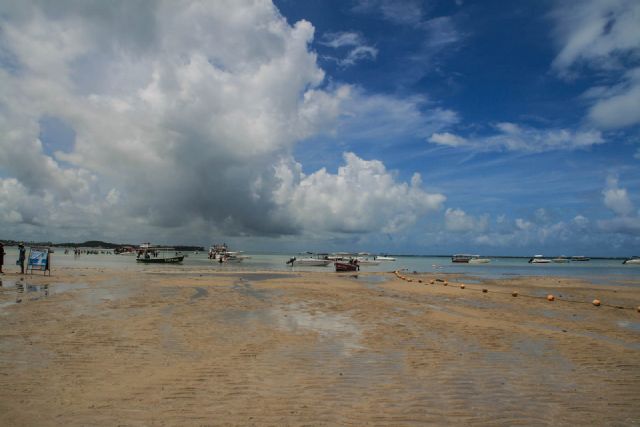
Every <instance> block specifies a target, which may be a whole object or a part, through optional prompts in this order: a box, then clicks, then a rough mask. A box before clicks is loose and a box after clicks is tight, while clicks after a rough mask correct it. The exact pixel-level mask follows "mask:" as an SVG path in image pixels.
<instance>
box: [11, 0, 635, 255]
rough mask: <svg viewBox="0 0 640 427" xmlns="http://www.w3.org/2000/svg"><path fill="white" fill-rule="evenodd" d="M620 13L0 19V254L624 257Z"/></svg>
mask: <svg viewBox="0 0 640 427" xmlns="http://www.w3.org/2000/svg"><path fill="white" fill-rule="evenodd" d="M639 22H640V2H638V1H636V0H584V1H579V2H567V1H561V0H557V1H555V0H524V1H518V2H503V1H490V0H489V1H484V0H483V1H469V0H428V1H412V0H326V1H321V0H308V1H294V0H275V1H273V2H271V1H267V0H211V1H196V0H171V1H169V0H167V1H162V0H157V1H156V0H153V1H152V0H137V1H129V0H113V1H109V2H104V1H99V0H94V1H91V0H87V1H84V0H83V1H79V0H57V1H55V2H50V1H47V0H24V1H20V2H14V1H10V0H0V239H14V240H25V241H31V240H33V241H52V242H69V241H76V242H78V241H84V240H104V241H110V242H122V243H124V242H128V243H140V242H153V243H158V244H175V245H178V244H198V245H203V246H208V245H210V244H212V243H215V242H223V241H224V242H227V243H229V244H231V246H232V247H233V248H235V249H243V250H247V251H277V252H287V251H291V252H293V251H296V252H297V251H305V250H310V251H368V252H375V253H377V252H383V253H394V254H451V253H459V252H470V253H480V254H489V255H523V256H528V255H533V254H534V253H535V254H538V253H543V254H548V255H560V254H563V255H589V256H630V255H637V254H640V25H638V23H639Z"/></svg>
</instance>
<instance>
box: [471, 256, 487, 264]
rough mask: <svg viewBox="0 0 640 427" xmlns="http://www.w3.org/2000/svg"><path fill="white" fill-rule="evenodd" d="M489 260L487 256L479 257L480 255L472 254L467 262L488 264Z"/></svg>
mask: <svg viewBox="0 0 640 427" xmlns="http://www.w3.org/2000/svg"><path fill="white" fill-rule="evenodd" d="M490 262H491V259H489V258H480V255H473V256H472V257H471V259H470V260H469V264H488V263H490Z"/></svg>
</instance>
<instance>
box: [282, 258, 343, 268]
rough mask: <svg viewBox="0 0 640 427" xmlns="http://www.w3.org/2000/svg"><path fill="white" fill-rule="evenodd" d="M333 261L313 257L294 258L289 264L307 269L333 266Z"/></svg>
mask: <svg viewBox="0 0 640 427" xmlns="http://www.w3.org/2000/svg"><path fill="white" fill-rule="evenodd" d="M332 262H333V261H332V260H330V259H322V258H313V257H303V258H298V257H292V258H291V259H290V260H289V261H287V264H291V266H292V267H293V266H295V265H303V266H307V267H326V266H327V265H329V264H331V263H332Z"/></svg>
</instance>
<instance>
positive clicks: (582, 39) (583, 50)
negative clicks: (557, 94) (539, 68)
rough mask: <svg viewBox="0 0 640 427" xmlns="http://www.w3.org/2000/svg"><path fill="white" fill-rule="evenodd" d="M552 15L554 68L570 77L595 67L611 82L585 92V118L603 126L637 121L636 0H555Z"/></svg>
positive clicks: (639, 11) (639, 43)
mask: <svg viewBox="0 0 640 427" xmlns="http://www.w3.org/2000/svg"><path fill="white" fill-rule="evenodd" d="M552 16H553V18H554V20H555V33H554V35H555V39H556V43H557V44H558V46H559V52H558V55H557V56H556V58H555V59H554V61H553V63H552V68H553V70H554V71H556V72H557V73H558V74H559V75H560V76H561V77H569V78H572V77H574V76H575V75H578V74H580V73H582V72H585V71H595V72H597V73H598V76H599V77H602V76H606V81H608V82H614V83H611V84H610V85H608V86H596V87H592V88H591V89H589V90H587V91H586V92H585V94H584V97H585V99H589V100H590V101H591V103H592V105H591V107H590V109H589V113H588V118H589V120H590V121H591V122H592V123H593V124H594V125H596V126H598V127H600V128H603V129H615V128H623V127H628V126H633V125H635V124H637V123H640V113H639V112H638V111H640V68H638V66H637V64H638V58H639V57H640V25H638V21H639V18H638V17H639V16H640V2H638V1H635V0H589V1H580V2H566V1H559V2H558V4H557V7H556V9H555V10H554V11H553V13H552Z"/></svg>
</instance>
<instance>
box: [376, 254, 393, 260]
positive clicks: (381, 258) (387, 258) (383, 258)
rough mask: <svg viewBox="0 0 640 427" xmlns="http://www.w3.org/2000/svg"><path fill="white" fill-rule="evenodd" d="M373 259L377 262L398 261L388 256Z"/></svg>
mask: <svg viewBox="0 0 640 427" xmlns="http://www.w3.org/2000/svg"><path fill="white" fill-rule="evenodd" d="M373 259H375V260H376V261H395V260H396V259H395V258H394V257H392V256H387V255H379V256H377V257H374V258H373Z"/></svg>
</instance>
